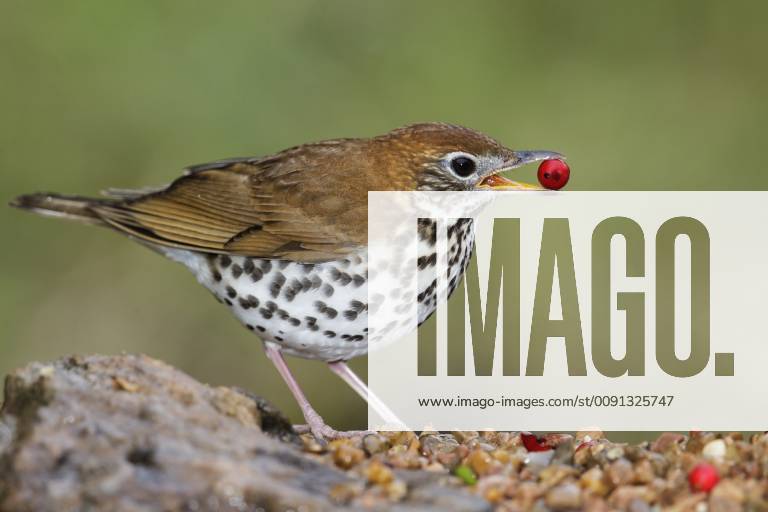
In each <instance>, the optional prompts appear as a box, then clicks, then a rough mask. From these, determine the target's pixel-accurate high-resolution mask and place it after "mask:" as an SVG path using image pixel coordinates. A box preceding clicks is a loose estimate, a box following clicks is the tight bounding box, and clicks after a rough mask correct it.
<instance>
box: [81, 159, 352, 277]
mask: <svg viewBox="0 0 768 512" xmlns="http://www.w3.org/2000/svg"><path fill="white" fill-rule="evenodd" d="M331 153H333V152H331ZM314 160H315V159H313V158H306V157H302V156H301V154H299V155H291V154H290V153H289V154H288V155H277V156H275V157H269V158H266V159H262V160H256V159H233V160H227V161H221V162H214V163H212V164H205V165H201V166H196V167H192V168H190V169H188V171H187V174H186V175H185V176H182V177H181V178H179V179H178V180H176V181H175V182H173V183H172V184H171V185H169V186H168V187H167V188H165V189H162V190H160V191H155V192H150V193H147V194H144V195H141V194H139V195H137V196H136V197H131V195H130V194H129V193H126V191H122V192H121V195H120V197H123V198H124V199H123V200H122V201H116V202H114V203H107V204H103V203H102V204H99V205H94V206H93V207H92V208H93V210H94V211H95V212H96V214H97V215H98V216H99V217H100V218H102V219H103V220H104V221H105V222H106V223H108V224H109V225H111V226H112V227H114V228H116V229H118V230H120V231H123V232H125V233H126V234H130V235H132V236H134V237H137V238H139V239H142V240H145V241H147V242H151V243H153V244H158V245H162V246H170V247H179V248H185V249H192V250H198V251H204V252H212V253H226V254H242V255H248V256H254V257H261V258H274V259H288V260H294V261H306V262H318V261H326V260H331V259H337V258H339V257H340V256H343V255H344V254H347V253H349V252H351V251H353V250H355V249H356V248H358V247H360V246H362V245H365V243H366V241H365V237H366V233H365V225H364V224H363V225H362V226H360V222H359V220H360V219H362V220H363V222H364V219H365V218H366V217H365V216H366V211H365V206H364V204H365V203H364V202H363V208H362V210H360V208H354V207H352V208H350V206H349V204H345V203H344V202H343V201H339V200H338V197H337V196H336V191H335V190H334V186H333V184H332V183H331V182H333V181H339V180H338V179H337V178H338V176H337V173H333V175H331V176H326V175H325V174H324V173H323V172H322V171H319V170H318V169H317V168H316V167H317V165H316V164H315V165H314V166H315V168H310V167H308V166H311V165H312V163H313V161H314ZM340 172H341V173H342V174H343V172H344V171H343V169H342V170H341V171H340ZM341 181H342V182H343V183H342V185H341V186H342V188H344V187H345V186H346V187H348V188H350V183H351V188H350V190H348V192H349V193H350V194H351V195H353V196H355V195H359V194H364V192H365V190H364V189H365V186H364V184H361V183H355V180H354V179H352V180H341ZM346 182H349V183H346ZM345 183H346V184H345ZM355 218H357V219H358V221H357V222H354V219H355ZM361 227H362V229H361Z"/></svg>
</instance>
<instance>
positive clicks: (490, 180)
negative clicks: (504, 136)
mask: <svg viewBox="0 0 768 512" xmlns="http://www.w3.org/2000/svg"><path fill="white" fill-rule="evenodd" d="M542 160H565V157H564V156H563V155H561V154H560V153H555V152H554V151H514V152H513V153H512V158H511V159H509V160H507V161H505V162H504V163H503V164H501V165H500V166H499V167H498V168H495V169H492V170H491V171H490V172H488V173H487V174H486V175H485V176H483V178H482V179H481V180H480V183H478V184H477V186H476V188H477V189H478V190H545V189H544V188H543V187H540V186H539V185H534V184H531V183H522V182H519V181H512V180H510V179H507V178H505V177H504V176H501V175H500V174H501V173H502V172H505V171H511V170H512V169H517V168H518V167H520V166H522V165H525V164H530V163H533V162H540V161H542Z"/></svg>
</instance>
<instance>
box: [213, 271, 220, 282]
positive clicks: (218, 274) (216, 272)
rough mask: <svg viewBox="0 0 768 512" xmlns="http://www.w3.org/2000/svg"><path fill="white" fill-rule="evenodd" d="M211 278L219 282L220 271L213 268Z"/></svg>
mask: <svg viewBox="0 0 768 512" xmlns="http://www.w3.org/2000/svg"><path fill="white" fill-rule="evenodd" d="M213 280H214V281H216V282H217V283H220V282H221V272H219V271H218V270H214V271H213Z"/></svg>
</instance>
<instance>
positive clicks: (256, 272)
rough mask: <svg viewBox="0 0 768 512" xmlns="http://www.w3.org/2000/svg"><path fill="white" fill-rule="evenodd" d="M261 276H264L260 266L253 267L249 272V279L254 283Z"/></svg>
mask: <svg viewBox="0 0 768 512" xmlns="http://www.w3.org/2000/svg"><path fill="white" fill-rule="evenodd" d="M262 277H264V272H263V271H262V270H261V269H260V268H254V269H253V272H251V280H252V281H253V282H254V283H255V282H257V281H260V280H261V278H262Z"/></svg>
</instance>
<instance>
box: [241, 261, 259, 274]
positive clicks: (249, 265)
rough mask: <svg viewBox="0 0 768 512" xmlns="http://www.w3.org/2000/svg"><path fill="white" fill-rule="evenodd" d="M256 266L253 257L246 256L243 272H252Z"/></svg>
mask: <svg viewBox="0 0 768 512" xmlns="http://www.w3.org/2000/svg"><path fill="white" fill-rule="evenodd" d="M255 268H256V265H254V264H253V258H245V262H243V272H245V273H246V274H252V273H253V270H254V269H255Z"/></svg>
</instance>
